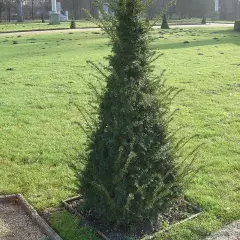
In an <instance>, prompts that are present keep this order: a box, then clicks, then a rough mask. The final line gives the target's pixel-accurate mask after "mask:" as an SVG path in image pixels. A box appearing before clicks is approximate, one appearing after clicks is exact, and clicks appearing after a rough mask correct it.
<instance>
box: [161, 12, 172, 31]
mask: <svg viewBox="0 0 240 240" xmlns="http://www.w3.org/2000/svg"><path fill="white" fill-rule="evenodd" d="M169 28H170V27H169V25H168V21H167V16H166V14H164V15H163V19H162V25H161V29H169Z"/></svg>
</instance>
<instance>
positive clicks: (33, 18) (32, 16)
mask: <svg viewBox="0 0 240 240" xmlns="http://www.w3.org/2000/svg"><path fill="white" fill-rule="evenodd" d="M33 7H34V0H32V20H33V19H34V13H33Z"/></svg>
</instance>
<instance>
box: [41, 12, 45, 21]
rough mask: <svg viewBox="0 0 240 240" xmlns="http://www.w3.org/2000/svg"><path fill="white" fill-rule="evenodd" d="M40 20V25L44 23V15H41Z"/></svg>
mask: <svg viewBox="0 0 240 240" xmlns="http://www.w3.org/2000/svg"><path fill="white" fill-rule="evenodd" d="M41 20H42V23H45V20H44V15H43V14H42V17H41Z"/></svg>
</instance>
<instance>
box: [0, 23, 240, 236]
mask: <svg viewBox="0 0 240 240" xmlns="http://www.w3.org/2000/svg"><path fill="white" fill-rule="evenodd" d="M152 33H153V35H154V36H155V37H156V40H155V41H154V42H153V43H152V48H153V49H154V50H156V51H157V52H159V53H163V55H162V56H161V58H159V59H158V60H157V61H156V63H155V66H156V68H155V72H156V73H157V74H158V73H159V74H160V72H161V71H162V70H163V69H166V70H167V71H166V73H165V78H166V79H167V84H168V85H171V86H176V87H178V88H180V89H183V90H184V91H183V92H182V93H181V94H180V95H178V96H177V98H176V99H175V101H174V104H173V106H172V110H175V109H178V111H177V113H176V115H175V118H174V120H173V122H172V123H171V126H170V128H171V129H172V130H174V129H177V128H178V127H182V128H183V129H182V130H181V131H180V132H179V134H178V136H177V137H178V138H179V139H180V138H181V137H183V136H185V137H190V136H192V135H196V138H195V139H194V140H192V141H191V143H190V144H189V145H188V146H187V148H186V152H187V151H190V149H191V148H193V147H194V146H196V145H197V144H199V143H205V145H204V147H202V148H201V150H200V154H199V157H198V159H197V161H196V162H195V163H194V164H195V166H196V167H198V166H201V167H202V168H201V170H200V171H199V172H198V173H197V174H196V176H195V177H194V179H193V180H192V181H191V183H190V184H189V188H188V190H187V191H186V196H187V197H188V198H189V199H190V200H191V201H193V202H195V203H196V204H198V205H199V206H201V207H202V208H203V210H204V213H203V214H202V215H201V216H200V217H198V218H197V219H195V220H192V221H190V222H187V223H185V224H183V225H181V226H179V227H176V228H174V229H172V230H171V231H170V232H168V233H167V234H165V235H162V234H160V235H159V237H158V239H174V240H175V239H176V240H178V239H203V238H204V237H205V236H206V235H207V234H209V233H210V232H212V231H215V230H217V229H218V228H220V227H221V226H222V225H223V224H226V223H228V222H231V221H233V220H236V219H240V205H239V194H240V180H239V179H240V163H239V161H240V80H239V79H240V55H239V52H240V40H239V39H240V34H239V33H235V32H233V31H232V29H230V28H215V29H210V28H206V29H204V28H199V29H171V30H165V31H162V30H154V31H153V32H152ZM186 41H187V42H186ZM184 42H185V43H184ZM109 53H110V47H109V45H108V40H107V38H106V35H104V34H102V33H96V32H88V33H87V32H86V33H80V32H79V33H76V32H75V33H71V34H70V33H68V32H66V31H63V32H62V33H58V34H56V33H55V34H54V33H52V34H42V35H40V34H29V35H24V36H21V35H19V34H16V35H0V149H1V151H0V194H8V193H17V192H18V193H22V194H23V195H24V196H25V197H26V198H27V200H29V201H30V202H31V203H32V204H33V205H34V206H35V207H36V208H37V209H39V210H42V209H45V208H48V207H55V206H58V205H59V204H60V201H61V200H62V199H65V198H67V197H70V196H73V195H75V194H76V184H75V177H74V174H73V172H72V171H71V170H70V169H69V167H68V163H69V162H70V161H72V160H74V159H75V158H76V156H77V154H78V152H81V151H84V142H85V140H86V139H85V135H84V134H83V132H82V131H81V129H80V128H79V126H78V124H77V122H79V121H80V122H83V119H81V116H80V114H79V112H78V111H77V109H76V108H75V107H74V105H73V104H72V103H73V102H77V103H78V104H79V105H80V106H85V107H87V105H86V96H85V92H86V90H87V87H86V82H87V81H89V80H91V81H95V80H94V78H93V77H92V76H91V74H92V73H93V70H92V69H91V67H90V66H89V65H88V64H87V63H86V61H87V60H92V61H95V62H103V63H104V62H106V60H105V59H104V57H106V56H107V55H108V54H109ZM71 220H72V221H73V222H74V224H69V221H71ZM76 221H78V219H75V218H73V217H71V216H70V215H69V214H67V213H66V212H60V213H56V214H55V215H54V216H53V218H52V224H53V226H54V227H55V228H56V229H57V230H58V232H60V234H62V236H63V237H64V239H66V240H70V239H71V240H72V239H76V240H78V239H79V240H85V239H94V236H95V234H94V233H92V232H91V231H90V230H88V229H83V230H82V229H81V230H79V231H76V232H75V229H76V228H77V226H78V223H76Z"/></svg>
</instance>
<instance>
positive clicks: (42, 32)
mask: <svg viewBox="0 0 240 240" xmlns="http://www.w3.org/2000/svg"><path fill="white" fill-rule="evenodd" d="M233 26H234V24H226V23H208V24H206V25H201V24H198V25H170V27H171V28H203V27H204V28H206V27H207V28H209V27H233ZM153 28H154V29H158V28H160V26H154V27H153ZM93 31H101V29H100V28H79V29H64V30H63V29H61V30H43V31H26V32H12V33H0V36H12V35H31V34H33V35H36V34H47V33H48V34H49V33H63V32H93Z"/></svg>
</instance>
